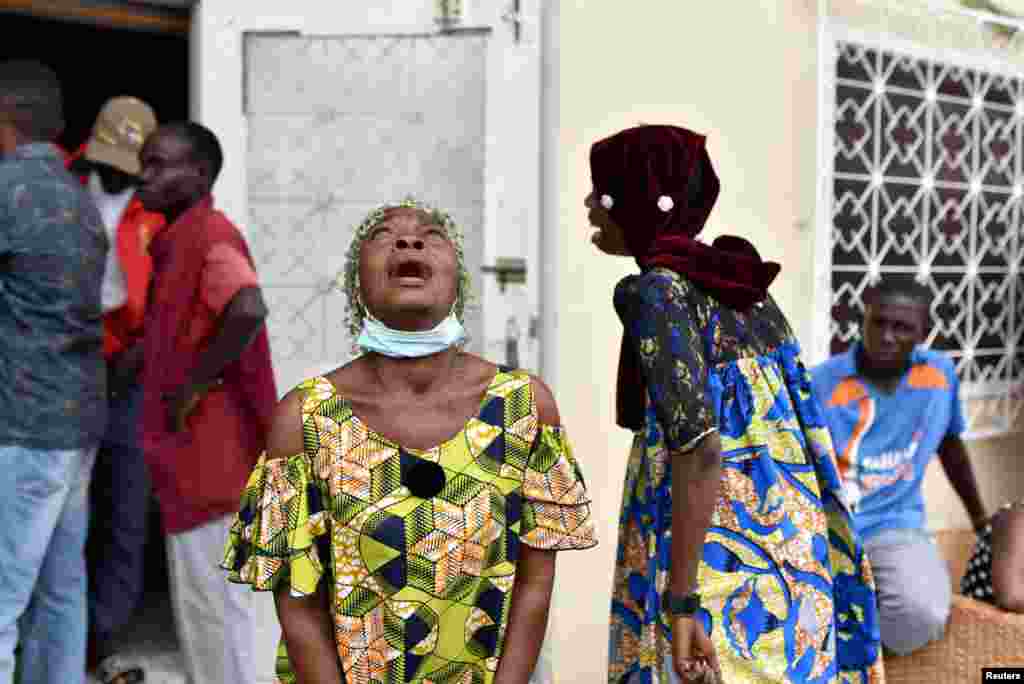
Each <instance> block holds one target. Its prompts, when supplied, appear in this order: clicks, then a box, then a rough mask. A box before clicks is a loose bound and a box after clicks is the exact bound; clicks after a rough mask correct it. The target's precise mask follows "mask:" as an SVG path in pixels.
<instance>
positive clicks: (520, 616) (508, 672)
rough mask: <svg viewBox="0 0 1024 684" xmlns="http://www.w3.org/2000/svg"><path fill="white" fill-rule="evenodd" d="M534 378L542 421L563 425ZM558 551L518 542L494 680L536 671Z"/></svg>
mask: <svg viewBox="0 0 1024 684" xmlns="http://www.w3.org/2000/svg"><path fill="white" fill-rule="evenodd" d="M532 380H533V396H534V398H535V400H536V402H537V417H538V418H539V419H540V422H541V424H542V425H554V426H557V425H561V424H562V418H561V416H559V414H558V406H557V405H556V404H555V399H554V397H553V396H552V394H551V390H550V389H548V387H547V385H545V384H544V383H543V382H542V381H541V380H540V379H538V378H532ZM555 553H556V552H555V551H541V550H539V549H533V548H530V547H529V546H527V545H526V544H520V546H519V564H518V567H517V569H516V581H515V584H514V585H513V586H512V605H511V606H510V608H509V617H508V628H507V630H506V632H505V644H504V647H503V649H502V653H501V660H500V662H499V663H498V671H497V673H495V677H494V684H526V683H527V682H528V681H529V680H530V675H532V674H533V669H534V667H536V665H537V656H538V655H540V648H541V645H542V642H543V636H544V632H545V631H547V626H548V610H549V609H550V607H551V593H552V591H553V590H554V587H555Z"/></svg>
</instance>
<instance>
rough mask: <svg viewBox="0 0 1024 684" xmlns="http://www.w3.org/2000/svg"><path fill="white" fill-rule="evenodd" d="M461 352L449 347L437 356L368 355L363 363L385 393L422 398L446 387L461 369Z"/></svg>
mask: <svg viewBox="0 0 1024 684" xmlns="http://www.w3.org/2000/svg"><path fill="white" fill-rule="evenodd" d="M462 356H463V355H462V352H461V351H459V349H458V348H456V347H449V348H448V349H445V350H444V351H442V352H438V353H437V354H431V355H430V356H423V357H420V358H414V359H399V358H390V357H387V356H384V355H383V354H376V353H371V354H369V355H368V356H367V363H368V364H369V365H370V369H371V372H372V373H373V375H374V376H375V377H376V379H377V382H378V384H379V385H380V387H381V389H383V390H384V391H385V392H387V393H389V394H400V395H424V394H429V393H430V392H432V391H434V390H437V389H438V388H441V387H443V386H445V385H447V384H448V383H449V382H450V381H451V379H452V376H453V374H454V373H455V372H456V371H457V369H459V368H461V367H462V365H463V363H462Z"/></svg>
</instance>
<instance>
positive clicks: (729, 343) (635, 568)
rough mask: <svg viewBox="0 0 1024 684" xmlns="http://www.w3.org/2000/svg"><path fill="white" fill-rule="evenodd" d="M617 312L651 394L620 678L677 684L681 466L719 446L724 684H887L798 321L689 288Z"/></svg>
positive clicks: (656, 288)
mask: <svg viewBox="0 0 1024 684" xmlns="http://www.w3.org/2000/svg"><path fill="white" fill-rule="evenodd" d="M615 307H616V310H617V311H618V312H619V316H620V318H621V319H622V321H623V324H624V325H625V327H626V331H627V335H628V337H629V339H630V341H631V343H632V345H633V346H634V349H636V350H637V352H638V356H639V358H640V363H641V367H642V370H643V374H644V379H645V383H646V386H647V395H648V398H647V412H646V419H645V427H644V429H643V431H641V432H638V433H637V435H636V438H635V440H634V443H633V449H632V452H631V454H630V457H629V465H628V469H627V473H626V483H625V490H624V492H623V504H622V513H621V516H620V521H619V546H618V556H617V566H616V574H615V582H614V588H613V597H612V616H611V633H610V653H609V674H608V680H609V682H611V683H614V684H654V683H657V684H669V683H670V682H675V681H677V680H676V677H675V673H674V671H673V669H672V662H671V639H672V635H671V622H670V620H669V619H668V618H667V616H666V615H665V614H663V613H662V612H661V608H660V606H661V595H662V592H663V591H665V589H666V587H667V585H668V578H669V564H670V557H671V554H670V548H671V543H672V464H671V458H670V453H676V454H677V456H676V458H685V454H686V453H687V452H690V451H692V450H693V449H694V448H695V447H696V446H697V444H699V443H700V441H701V440H702V439H703V438H704V437H705V436H706V435H707V434H709V433H710V432H713V431H715V430H717V431H718V432H719V433H720V435H721V440H722V465H723V472H722V484H721V487H722V489H721V492H720V494H719V498H718V502H717V504H716V506H715V511H714V515H713V518H712V522H711V527H710V529H709V530H708V535H707V537H706V538H705V543H704V551H703V558H702V561H701V563H700V570H699V575H698V582H699V591H700V593H701V595H702V604H703V608H702V609H701V611H700V614H699V617H700V619H701V620H702V621H703V624H704V628H705V630H706V631H707V632H708V634H709V635H710V636H711V638H712V640H713V641H714V644H715V648H716V650H717V653H718V657H719V660H720V661H721V664H722V671H723V675H724V677H725V681H726V682H728V683H729V684H740V683H746V682H808V683H811V682H814V683H819V682H821V683H827V682H864V683H871V684H878V683H880V682H882V681H884V674H883V669H882V658H881V648H880V641H879V631H878V620H877V605H876V596H875V589H874V581H873V579H872V577H871V571H870V568H869V566H868V563H867V558H866V556H865V555H864V552H863V550H862V548H861V545H860V541H859V539H857V538H856V537H855V535H854V533H853V532H852V527H851V525H850V519H849V514H848V512H847V509H846V507H845V506H844V505H843V504H842V503H840V494H839V492H840V482H839V477H838V473H837V469H836V463H835V454H834V452H833V448H832V442H831V438H830V437H829V434H828V431H827V429H826V427H825V423H824V421H823V419H822V415H821V411H820V408H819V406H818V405H817V403H816V401H815V400H814V398H813V397H812V395H811V391H810V378H809V376H808V374H807V372H806V370H805V369H804V367H803V365H802V364H801V363H800V360H799V348H798V346H797V343H796V341H795V339H794V336H793V334H792V331H791V330H790V328H789V325H788V324H787V323H786V320H785V317H784V316H783V315H782V313H781V312H780V311H779V309H778V308H777V307H776V306H775V304H774V302H772V301H771V300H769V301H767V302H765V303H764V304H763V305H758V306H756V307H755V308H754V309H753V310H752V311H751V312H750V313H749V314H743V313H737V312H735V311H732V310H730V309H727V308H725V307H721V306H719V305H718V304H717V302H716V301H715V300H714V299H712V298H710V297H708V296H707V295H705V294H704V293H702V292H701V291H700V290H699V289H698V288H696V287H695V286H694V285H692V284H691V283H690V282H689V281H688V280H686V279H685V278H683V277H681V276H679V275H677V274H675V273H673V272H672V271H668V270H665V269H660V268H656V269H652V270H649V271H647V272H645V273H643V274H642V275H637V276H630V277H627V278H626V279H625V280H623V281H622V282H621V283H620V284H619V285H618V287H617V288H616V292H615Z"/></svg>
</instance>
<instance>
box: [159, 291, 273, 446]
mask: <svg viewBox="0 0 1024 684" xmlns="http://www.w3.org/2000/svg"><path fill="white" fill-rule="evenodd" d="M267 313H268V311H267V305H266V304H265V303H264V302H263V295H262V294H261V293H260V289H259V288H258V287H246V288H242V289H241V290H239V291H238V293H237V294H235V296H234V297H232V298H231V301H230V302H228V305H227V306H226V307H224V311H223V313H222V314H221V316H220V320H219V321H218V323H217V330H216V332H215V333H214V334H213V339H212V340H210V344H209V345H208V346H207V347H206V349H205V350H204V351H203V352H202V354H200V356H199V362H198V363H197V364H196V367H195V369H194V370H193V371H192V376H191V377H190V378H189V380H188V382H187V383H186V384H185V385H184V386H182V387H180V388H179V389H178V391H176V392H174V393H173V394H172V395H170V396H169V397H167V399H168V405H167V410H168V412H169V413H170V418H171V420H172V421H173V423H172V424H173V425H176V426H177V429H178V430H179V431H180V430H183V429H184V428H185V419H186V418H187V417H188V415H189V413H191V412H192V410H193V409H194V408H195V407H196V404H198V403H199V400H200V399H202V398H203V395H204V394H206V392H207V391H209V389H210V388H211V387H212V386H213V385H214V384H215V383H216V381H217V378H218V377H219V376H220V374H221V372H222V371H223V370H224V368H225V367H226V366H227V365H228V364H230V363H232V362H233V361H237V360H238V358H239V357H240V356H241V355H242V352H244V351H245V348H246V347H248V346H249V343H251V342H252V340H253V338H254V337H255V336H256V333H257V332H259V329H260V326H262V325H263V321H264V320H265V319H266V317H267Z"/></svg>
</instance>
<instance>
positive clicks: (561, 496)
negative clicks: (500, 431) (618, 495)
mask: <svg viewBox="0 0 1024 684" xmlns="http://www.w3.org/2000/svg"><path fill="white" fill-rule="evenodd" d="M596 536H597V535H596V532H595V528H594V519H593V517H592V516H591V514H590V496H589V495H588V494H587V487H586V484H585V482H584V480H583V471H582V470H580V464H579V462H578V461H577V460H576V458H575V457H574V456H573V453H572V446H571V445H570V444H569V440H568V438H567V437H566V435H565V429H564V428H561V427H555V426H552V425H543V424H541V425H540V426H539V427H538V430H537V438H536V439H535V440H534V443H533V447H532V448H531V449H530V459H529V463H528V464H527V466H526V472H525V473H524V477H523V502H522V523H521V529H520V540H521V541H522V542H523V543H524V544H526V545H527V546H530V547H532V548H535V549H542V550H546V551H567V550H570V549H589V548H590V547H592V546H596V545H597V539H596Z"/></svg>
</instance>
